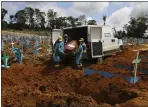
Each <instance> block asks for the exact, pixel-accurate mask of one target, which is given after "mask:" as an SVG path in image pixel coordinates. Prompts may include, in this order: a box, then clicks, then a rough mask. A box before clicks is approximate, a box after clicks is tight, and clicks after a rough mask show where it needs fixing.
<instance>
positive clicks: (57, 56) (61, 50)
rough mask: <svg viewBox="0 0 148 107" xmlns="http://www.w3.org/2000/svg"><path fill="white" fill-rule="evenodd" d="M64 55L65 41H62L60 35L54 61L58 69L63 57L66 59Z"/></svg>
mask: <svg viewBox="0 0 148 107" xmlns="http://www.w3.org/2000/svg"><path fill="white" fill-rule="evenodd" d="M64 57H65V53H64V43H63V42H62V37H61V36H59V37H58V41H57V43H56V45H55V48H54V54H53V63H54V66H55V68H56V69H59V63H60V62H61V61H62V59H64Z"/></svg>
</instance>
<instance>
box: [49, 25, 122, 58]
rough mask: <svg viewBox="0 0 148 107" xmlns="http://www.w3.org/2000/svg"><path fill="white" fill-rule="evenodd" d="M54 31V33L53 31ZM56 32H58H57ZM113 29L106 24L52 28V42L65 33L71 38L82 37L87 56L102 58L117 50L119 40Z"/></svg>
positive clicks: (77, 38)
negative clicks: (61, 28)
mask: <svg viewBox="0 0 148 107" xmlns="http://www.w3.org/2000/svg"><path fill="white" fill-rule="evenodd" d="M55 32H56V33H55ZM57 32H58V33H57ZM115 32H116V31H115V29H113V28H112V27H111V26H108V25H86V26H79V27H76V28H72V27H69V28H64V29H63V30H60V29H59V30H53V33H52V38H53V40H52V41H53V43H54V41H56V40H57V38H58V36H59V35H61V36H63V35H65V34H67V35H68V36H69V37H70V39H71V40H79V39H80V38H84V42H85V43H86V45H87V55H88V57H89V58H102V57H103V56H106V55H109V54H112V53H114V52H116V51H118V50H119V48H120V45H119V40H118V38H115V37H114V36H115Z"/></svg>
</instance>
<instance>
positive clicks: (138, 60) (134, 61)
mask: <svg viewBox="0 0 148 107" xmlns="http://www.w3.org/2000/svg"><path fill="white" fill-rule="evenodd" d="M140 61H141V59H139V51H138V52H137V57H136V59H134V60H133V62H132V63H133V64H135V66H134V83H135V78H136V74H137V66H138V63H140Z"/></svg>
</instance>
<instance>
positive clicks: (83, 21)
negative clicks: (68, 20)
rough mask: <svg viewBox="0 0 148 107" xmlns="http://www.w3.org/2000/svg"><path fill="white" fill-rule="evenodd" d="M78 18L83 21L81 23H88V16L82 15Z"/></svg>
mask: <svg viewBox="0 0 148 107" xmlns="http://www.w3.org/2000/svg"><path fill="white" fill-rule="evenodd" d="M78 18H79V22H80V23H81V25H82V24H84V25H85V24H86V20H85V19H86V17H85V15H80V16H79V17H78ZM80 23H79V24H80Z"/></svg>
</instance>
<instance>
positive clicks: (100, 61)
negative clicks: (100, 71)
mask: <svg viewBox="0 0 148 107" xmlns="http://www.w3.org/2000/svg"><path fill="white" fill-rule="evenodd" d="M98 62H99V63H100V64H102V63H103V58H102V57H101V58H93V59H92V63H93V64H96V63H98Z"/></svg>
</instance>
